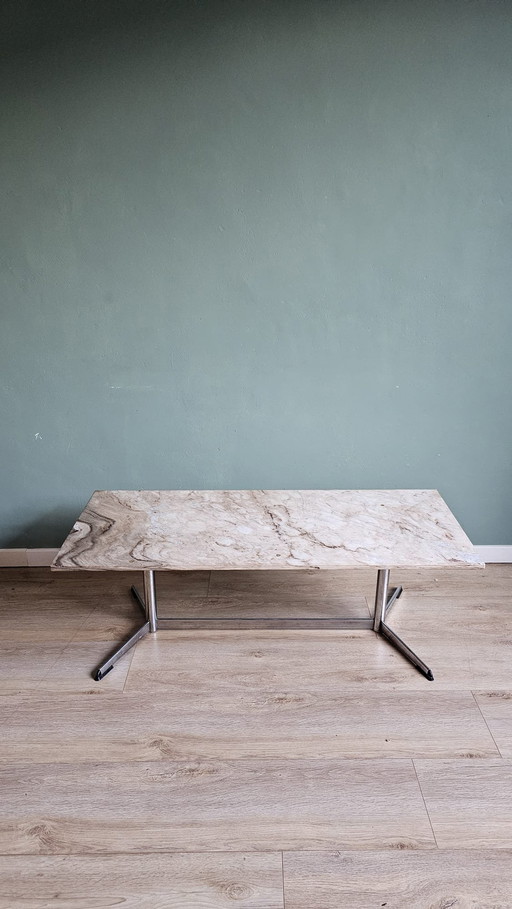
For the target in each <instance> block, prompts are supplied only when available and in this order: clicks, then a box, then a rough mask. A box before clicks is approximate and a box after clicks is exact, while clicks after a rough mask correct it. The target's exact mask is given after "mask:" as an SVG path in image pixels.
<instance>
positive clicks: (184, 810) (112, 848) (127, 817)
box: [0, 565, 512, 909]
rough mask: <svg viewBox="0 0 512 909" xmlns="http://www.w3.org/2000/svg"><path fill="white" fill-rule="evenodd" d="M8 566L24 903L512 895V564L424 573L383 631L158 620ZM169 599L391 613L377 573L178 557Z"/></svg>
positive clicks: (69, 577)
mask: <svg viewBox="0 0 512 909" xmlns="http://www.w3.org/2000/svg"><path fill="white" fill-rule="evenodd" d="M133 580H134V578H133V576H132V575H129V574H125V573H114V572H113V573H109V574H107V573H78V572H77V573H63V574H52V573H51V572H50V571H49V570H48V569H27V568H19V569H3V570H0V610H1V629H2V636H1V644H0V733H1V734H0V909H11V907H13V909H14V907H24V909H43V907H55V909H104V907H105V909H107V907H119V906H123V907H126V909H136V907H137V909H138V907H140V909H149V907H151V909H168V907H171V909H221V907H235V906H240V909H242V907H243V909H381V907H386V909H451V907H457V909H512V597H511V594H512V565H491V566H488V568H487V569H486V570H485V571H464V570H457V569H454V570H451V571H450V570H445V571H441V572H432V571H421V572H418V571H408V572H402V573H401V575H400V578H396V579H392V581H393V580H396V581H398V580H399V581H400V582H401V583H403V584H404V587H405V592H404V594H403V596H402V598H401V599H400V600H399V601H398V602H397V604H396V605H395V607H394V610H393V612H392V614H391V618H390V624H391V625H392V626H393V627H394V628H395V629H396V631H397V632H398V633H399V634H400V635H401V636H403V637H404V638H405V640H406V641H407V643H409V644H410V646H412V647H413V648H414V649H416V650H417V652H418V653H419V654H420V656H422V657H423V658H424V659H425V660H426V662H427V663H429V665H431V666H432V669H433V671H434V675H435V681H434V682H428V681H426V680H425V679H424V678H423V677H422V676H421V675H419V674H418V673H417V672H416V671H415V670H414V669H413V667H412V666H410V665H409V664H408V663H407V662H406V661H405V660H404V659H403V658H402V656H401V655H400V654H399V653H397V652H395V651H394V650H393V649H392V648H391V647H390V646H389V645H388V644H386V643H385V642H384V641H383V640H381V639H378V638H377V637H376V636H375V635H374V634H373V633H372V632H371V631H333V630H327V629H325V628H324V629H323V630H293V631H292V630H286V631H284V630H255V629H246V630H240V628H238V629H234V630H226V629H224V628H219V627H218V625H217V627H215V628H214V629H213V630H211V629H208V628H205V627H203V628H197V629H195V630H192V629H189V630H172V631H170V630H169V631H168V630H166V631H162V632H159V633H158V635H157V636H156V637H154V636H151V637H147V638H145V639H144V640H143V641H141V642H140V643H139V644H138V646H137V648H136V649H135V650H133V651H131V653H130V654H128V655H127V656H126V657H125V658H124V659H123V660H122V661H121V662H120V663H119V664H118V665H117V666H116V668H115V669H114V671H113V672H111V673H109V674H108V675H107V676H106V678H105V679H104V680H103V681H102V682H101V683H97V682H94V681H93V680H92V677H91V670H92V669H94V668H95V666H97V665H98V663H100V662H101V661H102V660H103V658H104V657H105V656H107V655H108V653H109V652H110V651H111V650H112V649H113V647H115V645H116V643H117V642H118V641H119V640H121V639H122V638H123V637H124V636H127V635H128V634H130V633H131V631H132V630H133V629H134V628H135V627H136V626H137V624H138V623H140V612H139V610H138V608H137V606H136V605H135V603H134V602H133V600H132V599H131V597H130V596H129V594H128V591H129V586H130V584H131V583H132V582H133ZM157 581H158V592H159V609H160V614H161V615H162V616H163V615H168V616H174V617H178V618H180V619H181V620H185V619H188V618H191V617H194V618H203V619H204V620H205V622H207V621H208V620H211V622H212V623H213V620H214V619H219V618H220V619H223V620H225V621H226V622H230V621H231V622H234V620H235V619H236V618H240V617H246V618H248V617H254V616H261V617H263V618H266V619H269V620H270V619H274V618H275V617H276V616H277V617H281V618H286V617H288V618H295V619H296V618H310V617H315V616H316V617H321V616H323V617H327V618H330V619H333V618H335V617H336V616H339V615H341V614H343V615H349V616H353V617H357V616H360V617H366V618H368V616H369V615H370V614H371V609H372V606H373V592H374V583H375V578H374V575H373V573H372V572H370V571H367V570H362V571H354V572H352V571H346V572H345V571H340V572H314V571H306V572H298V571H290V572H262V571H260V572H215V573H212V574H211V576H210V575H209V574H208V573H207V572H191V573H188V574H184V573H180V574H178V573H167V574H161V575H158V576H157Z"/></svg>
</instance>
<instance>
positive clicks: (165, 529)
mask: <svg viewBox="0 0 512 909" xmlns="http://www.w3.org/2000/svg"><path fill="white" fill-rule="evenodd" d="M363 566H374V567H375V568H444V567H447V566H459V567H467V568H483V567H484V563H483V562H481V561H480V559H479V558H478V556H477V554H476V552H475V550H474V548H473V546H472V544H471V542H470V540H469V539H468V537H467V536H466V534H465V533H464V531H463V530H462V527H461V526H460V524H458V522H457V521H456V519H455V518H454V516H453V514H452V513H451V511H450V510H449V508H448V506H447V505H446V503H445V502H444V500H443V499H442V498H441V496H440V495H439V493H438V492H437V491H436V490H433V489H392V490H389V489H388V490H377V489H370V490H362V489H358V490H344V489H331V490H320V489H302V490H289V489H288V490H262V489H256V490H246V489H243V490H153V491H150V490H138V491H133V490H132V491H104V492H95V493H94V495H93V496H92V498H91V500H90V501H89V503H88V505H86V507H85V509H84V511H83V512H82V514H81V515H80V517H79V519H78V520H77V521H76V523H75V525H74V527H73V528H72V530H71V532H70V533H69V535H68V536H67V538H66V540H65V541H64V543H63V545H62V547H61V549H60V551H59V553H58V554H57V556H56V558H55V560H54V562H53V565H52V568H54V569H60V570H71V569H75V570H76V569H85V570H90V571H98V570H109V571H126V570H138V571H140V570H145V569H146V570H147V569H154V570H197V569H207V570H210V569H211V570H214V569H248V570H252V569H271V568H273V569H293V568H302V569H304V568H330V569H337V568H356V567H363Z"/></svg>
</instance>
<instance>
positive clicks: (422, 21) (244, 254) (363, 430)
mask: <svg viewBox="0 0 512 909" xmlns="http://www.w3.org/2000/svg"><path fill="white" fill-rule="evenodd" d="M0 26H1V28H0V32H1V35H2V37H1V42H2V63H1V73H0V75H1V80H2V82H1V84H2V91H1V93H0V106H1V119H0V123H1V145H0V179H1V182H2V188H3V197H2V206H1V210H0V225H1V250H0V253H1V263H0V268H1V270H0V284H1V296H0V305H1V316H2V318H1V336H0V354H1V358H2V359H1V362H2V384H1V391H0V394H1V397H0V407H1V429H2V431H1V435H0V458H1V470H2V480H1V485H2V489H1V503H2V504H1V527H0V529H1V536H0V546H54V545H58V544H59V543H60V542H61V540H62V538H63V537H64V535H65V533H66V532H67V530H68V529H69V526H70V524H71V523H72V521H73V520H74V518H75V516H76V514H77V513H78V512H79V511H80V510H81V508H82V506H83V505H84V503H85V501H86V500H87V499H88V498H89V496H90V494H91V493H92V491H93V490H94V489H97V488H99V489H108V488H114V489H115V488H128V489H129V488H188V487H197V488H254V487H258V488H259V487H263V488H301V487H313V488H317V487H318V488H329V487H339V488H372V487H377V488H379V487H429V488H430V487H435V488H438V489H439V490H440V492H441V494H442V495H443V496H444V497H445V499H446V500H447V502H448V504H449V505H450V507H451V508H452V509H453V511H454V512H455V514H456V515H457V517H458V518H459V520H460V521H461V523H462V524H463V526H464V528H465V530H466V531H467V532H468V533H469V535H470V536H471V537H472V539H473V542H475V543H481V544H483V543H488V544H491V543H502V544H509V543H512V507H511V494H510V493H511V490H512V482H511V481H512V457H511V451H512V408H511V407H510V389H511V387H512V382H511V379H512V375H511V373H512V357H511V354H510V349H511V337H512V334H511V328H512V325H511V323H512V301H511V288H512V255H511V250H512V217H511V212H512V186H511V147H512V142H511V140H512V135H511V133H512V129H511V123H512V55H511V53H510V48H511V46H512V4H510V3H508V2H489V0H481V2H479V0H459V2H455V0H442V2H441V0H434V2H429V3H425V2H423V0H421V2H420V0H402V2H398V0H396V2H395V0H374V2H368V0H357V2H356V0H353V2H343V0H340V2H334V0H333V2H328V0H321V2H318V0H311V2H301V0H293V2H291V0H290V2H284V0H272V2H270V0H268V2H260V0H244V2H242V0H239V2H215V0H214V2H206V0H204V2H195V3H194V2H182V3H173V2H167V3H163V2H160V3H157V2H154V0H146V2H142V0H141V2H140V3H139V2H134V0H125V2H118V3H113V2H109V0H104V2H101V3H100V2H95V0H89V2H87V3H84V2H78V0H67V2H64V0H60V2H57V0H54V2H53V3H45V4H41V3H30V2H27V0H20V2H17V3H7V4H4V6H3V8H2V11H1V12H0Z"/></svg>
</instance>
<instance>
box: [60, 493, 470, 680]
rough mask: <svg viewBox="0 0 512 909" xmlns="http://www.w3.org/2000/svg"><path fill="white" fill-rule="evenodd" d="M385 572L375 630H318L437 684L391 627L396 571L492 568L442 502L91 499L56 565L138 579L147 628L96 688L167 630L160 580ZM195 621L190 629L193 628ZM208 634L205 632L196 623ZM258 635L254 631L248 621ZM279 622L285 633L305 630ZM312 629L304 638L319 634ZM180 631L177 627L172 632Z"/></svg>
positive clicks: (432, 496) (172, 496)
mask: <svg viewBox="0 0 512 909" xmlns="http://www.w3.org/2000/svg"><path fill="white" fill-rule="evenodd" d="M370 566H371V567H374V568H375V569H376V572H377V586H376V593H375V610H374V615H373V618H368V619H364V618H348V617H347V618H343V617H340V618H339V619H336V620H334V622H333V619H328V620H326V619H315V620H314V627H325V623H326V622H328V623H329V624H328V627H330V628H332V627H336V628H338V629H348V628H350V629H354V628H357V629H368V630H373V631H375V632H376V633H377V634H379V635H381V636H382V637H383V638H385V639H386V640H387V641H389V643H390V644H392V645H393V646H394V647H396V648H397V649H398V650H399V651H400V652H401V653H402V654H403V655H404V656H405V657H406V659H408V660H409V661H410V662H411V663H412V665H413V666H415V667H416V669H417V670H418V671H419V672H421V673H422V674H423V675H424V676H425V677H426V678H427V679H429V680H430V681H433V678H434V676H433V674H432V671H431V669H429V667H428V666H427V665H426V664H425V663H424V662H423V660H421V659H420V657H418V656H417V655H416V654H415V653H414V652H413V651H412V650H411V649H410V647H408V646H407V644H406V643H405V642H404V641H402V640H401V638H399V637H398V635H397V634H396V633H395V632H394V631H393V630H392V629H391V628H390V627H389V625H388V622H387V619H388V616H389V612H390V610H391V607H392V606H393V604H394V603H395V602H396V600H397V599H398V598H399V596H400V595H401V593H402V587H401V586H398V587H394V588H390V586H389V576H390V570H391V569H400V568H432V569H439V568H446V567H448V566H450V567H453V568H456V567H459V568H472V569H475V568H484V567H485V565H484V563H483V562H481V561H480V560H479V558H478V556H477V554H476V552H475V550H474V547H473V545H472V544H471V542H470V540H469V539H468V537H467V536H466V534H465V533H464V531H463V530H462V527H461V526H460V524H458V522H457V521H456V519H455V517H454V516H453V514H452V513H451V511H450V510H449V508H448V506H447V505H446V503H445V502H444V501H443V499H442V498H441V496H440V495H439V493H438V492H437V491H436V490H432V489H393V490H375V489H371V490H343V489H335V490H317V489H302V490H262V489H256V490H246V489H242V490H121V491H119V490H118V491H100V492H95V493H94V494H93V496H92V498H91V499H90V501H89V503H88V504H87V505H86V507H85V509H84V510H83V512H82V514H81V515H80V517H79V518H78V520H77V521H76V523H75V524H74V526H73V528H72V530H71V531H70V533H69V535H68V536H67V537H66V539H65V541H64V543H63V545H62V547H61V549H60V550H59V552H58V554H57V556H56V558H55V559H54V561H53V564H52V569H53V570H56V571H72V570H75V571H76V570H77V569H80V570H82V571H83V570H85V571H102V570H107V571H142V572H143V584H144V587H143V596H141V594H140V593H139V591H138V590H137V589H136V588H135V587H132V588H131V592H132V594H133V596H134V598H135V600H136V601H137V603H138V604H139V606H140V607H141V609H142V610H143V612H144V619H145V620H144V622H143V624H142V625H141V626H140V628H139V629H138V630H137V631H136V632H135V634H133V635H132V636H131V637H130V638H128V640H127V641H125V642H124V643H123V644H122V645H121V646H120V647H119V648H118V649H117V650H116V651H115V652H114V653H112V654H111V655H110V656H109V658H108V659H107V660H106V661H105V662H103V663H102V664H101V666H99V667H98V668H97V669H96V670H95V671H94V673H93V677H94V678H95V679H96V680H97V681H100V680H101V679H102V678H104V676H105V675H106V674H107V673H108V672H110V671H111V669H113V667H114V665H115V664H116V663H117V661H118V660H119V659H120V658H121V657H122V656H123V655H124V654H125V653H127V651H128V650H130V648H131V647H133V646H134V644H136V643H137V641H139V640H140V639H141V638H142V637H144V636H145V635H146V634H148V633H152V634H154V633H156V632H157V631H158V629H159V628H172V627H173V622H174V620H173V619H172V618H163V617H161V618H159V616H158V610H157V600H156V585H155V572H156V571H196V570H207V571H217V570H243V571H257V570H261V569H279V570H283V571H290V570H292V571H293V570H298V569H318V570H322V569H331V570H332V569H340V570H341V569H346V568H362V567H365V568H368V567H370ZM193 621H194V620H191V622H193ZM195 621H197V622H200V621H202V622H203V625H204V620H200V619H196V620H195ZM243 621H244V627H254V626H255V625H257V624H258V621H260V622H261V620H258V619H245V620H243ZM299 623H300V620H297V619H283V620H280V623H279V627H295V628H296V627H300V624H299ZM311 626H312V622H311V621H309V622H308V626H307V627H311ZM174 627H176V626H174Z"/></svg>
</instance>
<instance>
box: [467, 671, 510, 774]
mask: <svg viewBox="0 0 512 909" xmlns="http://www.w3.org/2000/svg"><path fill="white" fill-rule="evenodd" d="M511 682H512V679H511ZM475 698H476V701H477V704H478V706H479V707H480V710H481V711H482V714H483V717H484V719H485V721H486V723H487V726H488V727H489V729H490V732H491V735H492V737H493V739H494V741H495V742H496V745H497V746H498V748H499V750H500V754H501V756H502V757H504V758H512V689H510V688H509V690H508V691H475Z"/></svg>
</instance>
